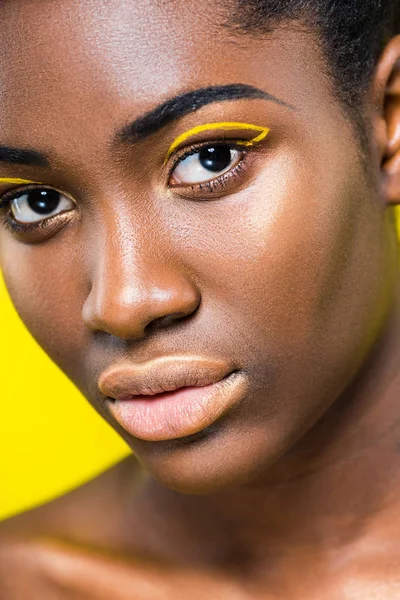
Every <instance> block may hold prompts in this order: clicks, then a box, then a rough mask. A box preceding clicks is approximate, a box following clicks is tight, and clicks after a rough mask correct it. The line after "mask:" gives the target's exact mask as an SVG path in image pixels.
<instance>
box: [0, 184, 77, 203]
mask: <svg viewBox="0 0 400 600" xmlns="http://www.w3.org/2000/svg"><path fill="white" fill-rule="evenodd" d="M2 181H3V182H4V181H5V178H3V179H0V185H1V182H2ZM7 181H8V182H12V181H13V182H14V184H15V185H17V187H15V188H10V189H9V190H6V191H5V192H0V208H4V206H7V205H9V204H11V203H12V202H13V200H15V199H16V198H18V197H19V196H23V195H24V194H27V193H28V192H30V191H32V190H34V189H36V188H37V187H40V188H42V189H46V190H53V191H55V192H58V193H59V194H60V195H62V196H65V197H66V198H68V199H69V200H70V201H71V202H72V203H73V204H74V205H75V206H77V203H76V201H75V199H74V198H73V197H72V196H71V194H68V193H67V192H65V191H64V190H60V189H59V188H56V187H53V186H51V185H47V184H45V183H42V182H39V181H32V182H31V181H29V180H27V179H11V178H8V179H7ZM22 181H23V182H24V183H23V184H22V183H19V185H18V184H17V183H16V182H22ZM20 186H22V187H20ZM25 186H26V187H25Z"/></svg>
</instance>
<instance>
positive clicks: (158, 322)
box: [146, 312, 188, 332]
mask: <svg viewBox="0 0 400 600" xmlns="http://www.w3.org/2000/svg"><path fill="white" fill-rule="evenodd" d="M187 316H188V314H187V313H185V312H175V313H171V314H170V315H164V316H163V317H158V318H157V319H154V320H153V321H151V322H150V323H149V324H148V325H147V327H146V331H147V332H150V331H153V330H156V329H159V328H160V329H161V328H162V327H169V326H170V325H172V324H173V323H175V322H176V321H181V320H182V319H184V318H185V317H187Z"/></svg>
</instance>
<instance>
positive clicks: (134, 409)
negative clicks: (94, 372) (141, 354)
mask: <svg viewBox="0 0 400 600" xmlns="http://www.w3.org/2000/svg"><path fill="white" fill-rule="evenodd" d="M245 384H246V381H245V379H244V376H243V374H241V373H240V372H237V371H235V370H234V369H233V368H232V367H231V366H229V365H227V364H226V363H225V362H222V361H217V360H211V359H207V358H202V357H163V358H160V359H157V360H154V361H151V362H147V363H136V364H132V363H125V364H120V365H117V366H114V367H111V368H110V369H108V370H107V371H105V372H104V373H102V374H101V375H100V377H99V380H98V387H99V390H100V391H101V393H102V394H104V395H105V396H106V397H107V398H108V409H109V411H110V413H111V414H112V416H113V417H114V418H115V420H116V421H117V422H118V423H119V424H120V425H121V426H122V427H123V428H124V429H125V430H126V431H127V432H128V433H129V434H130V435H133V436H135V437H137V438H139V439H143V440H147V441H161V440H171V439H174V438H180V437H185V436H187V435H192V434H194V433H197V432H199V431H201V430H202V429H204V428H206V427H208V426H209V425H210V424H212V423H213V422H214V421H216V420H217V419H218V418H219V417H220V416H222V414H224V413H225V412H226V411H227V410H229V408H230V407H231V406H232V405H233V404H235V403H236V402H237V401H238V400H239V399H240V398H241V397H242V396H243V394H244V391H245V387H246V386H245Z"/></svg>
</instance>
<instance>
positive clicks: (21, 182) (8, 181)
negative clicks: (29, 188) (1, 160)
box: [0, 177, 42, 185]
mask: <svg viewBox="0 0 400 600" xmlns="http://www.w3.org/2000/svg"><path fill="white" fill-rule="evenodd" d="M27 183H39V184H41V183H42V182H41V181H31V180H30V179H13V178H12V177H0V185H1V184H12V185H26V184H27Z"/></svg>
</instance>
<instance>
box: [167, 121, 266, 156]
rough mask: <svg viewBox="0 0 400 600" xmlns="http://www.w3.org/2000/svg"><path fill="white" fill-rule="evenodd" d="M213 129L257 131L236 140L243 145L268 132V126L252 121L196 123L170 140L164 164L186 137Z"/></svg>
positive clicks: (261, 138) (258, 139) (256, 139)
mask: <svg viewBox="0 0 400 600" xmlns="http://www.w3.org/2000/svg"><path fill="white" fill-rule="evenodd" d="M213 129H225V130H237V129H245V130H247V131H258V132H259V135H257V136H255V137H254V138H252V139H251V140H248V141H242V142H237V143H240V144H241V145H244V146H251V145H253V144H256V143H258V142H261V141H262V140H263V139H264V138H265V137H266V136H267V135H268V133H269V132H270V128H269V127H263V126H261V125H253V124H252V123H242V122H235V121H225V122H221V123H206V124H204V125H197V126H196V127H192V128H191V129H189V130H188V131H185V132H184V133H182V134H180V135H179V136H178V137H176V138H175V140H174V141H173V142H172V144H171V146H170V147H169V149H168V152H167V154H166V156H165V159H164V165H165V164H166V163H167V161H168V159H169V158H170V156H171V154H172V153H173V152H174V151H175V150H176V148H178V146H179V145H180V144H181V143H182V142H184V141H186V140H187V139H188V138H190V137H192V136H194V135H196V134H198V133H202V132H203V131H209V130H213Z"/></svg>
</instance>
